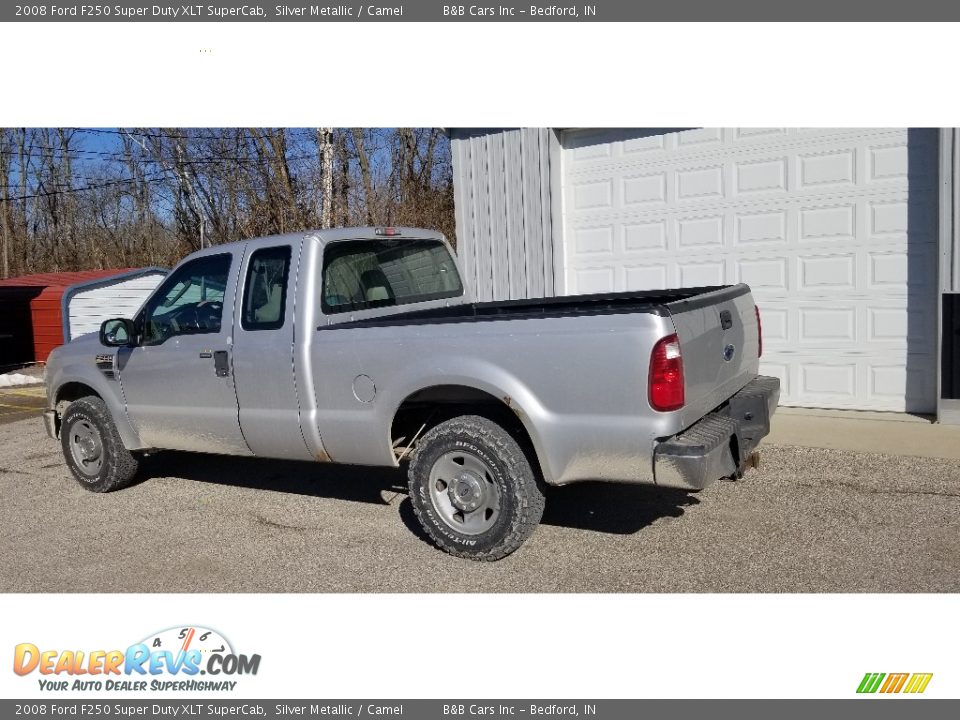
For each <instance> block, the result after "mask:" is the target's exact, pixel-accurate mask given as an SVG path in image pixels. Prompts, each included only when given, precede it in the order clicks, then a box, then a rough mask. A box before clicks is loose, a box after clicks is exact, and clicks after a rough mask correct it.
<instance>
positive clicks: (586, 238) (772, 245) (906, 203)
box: [563, 128, 937, 411]
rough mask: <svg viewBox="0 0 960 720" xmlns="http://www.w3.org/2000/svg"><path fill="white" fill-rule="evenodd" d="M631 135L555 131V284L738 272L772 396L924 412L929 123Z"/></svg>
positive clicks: (689, 281) (697, 280)
mask: <svg viewBox="0 0 960 720" xmlns="http://www.w3.org/2000/svg"><path fill="white" fill-rule="evenodd" d="M634 135H635V136H631V131H599V132H593V133H592V134H591V135H590V137H589V138H588V139H584V138H579V139H578V137H579V136H578V134H577V133H573V134H570V135H568V138H565V143H566V142H567V140H568V139H572V140H573V142H574V144H575V145H577V149H576V151H573V152H569V151H568V152H566V153H565V155H564V173H563V175H564V189H563V198H564V201H563V202H564V244H565V258H566V268H567V270H566V283H567V288H566V291H567V292H570V293H576V292H603V291H610V290H617V291H622V290H630V289H657V288H665V287H674V286H684V285H686V286H696V285H712V284H727V283H735V282H746V283H748V284H749V285H750V286H751V288H752V289H753V292H754V296H755V297H756V299H757V302H758V304H759V305H760V307H761V310H762V313H763V318H764V341H765V355H764V358H763V371H764V372H768V373H770V374H773V375H777V376H778V377H780V378H781V381H782V383H783V391H782V401H783V402H784V403H785V404H791V405H809V406H820V407H845V408H864V409H885V410H905V409H906V410H912V411H924V410H926V411H929V410H930V409H931V408H932V407H933V396H934V391H935V388H933V386H932V380H931V378H932V377H933V368H934V363H933V358H934V351H935V346H934V343H933V339H934V338H935V332H936V328H935V327H933V324H934V322H935V317H936V316H935V313H934V309H935V308H934V304H933V300H934V298H935V294H934V292H933V287H932V279H933V278H935V276H936V217H937V215H936V193H935V190H936V158H937V154H936V142H935V140H936V135H935V133H934V132H930V131H906V130H896V129H894V130H889V129H860V130H857V129H839V130H836V129H835V130H831V129H813V130H802V129H782V128H780V129H770V128H766V129H764V128H747V129H723V130H711V129H696V130H686V131H680V132H674V133H667V134H659V135H657V134H652V135H651V134H643V133H642V132H640V133H634ZM604 139H607V140H609V141H610V142H608V143H607V144H606V148H605V149H603V150H599V149H597V148H596V147H595V146H598V145H603V144H604ZM578 143H579V144H578ZM588 146H589V147H593V149H592V150H590V149H587V148H588Z"/></svg>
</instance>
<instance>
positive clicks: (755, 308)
mask: <svg viewBox="0 0 960 720" xmlns="http://www.w3.org/2000/svg"><path fill="white" fill-rule="evenodd" d="M753 311H754V312H755V313H756V314H757V357H762V356H763V325H761V324H760V308H759V307H758V306H756V305H754V306H753Z"/></svg>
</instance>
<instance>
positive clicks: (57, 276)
mask: <svg viewBox="0 0 960 720" xmlns="http://www.w3.org/2000/svg"><path fill="white" fill-rule="evenodd" d="M121 272H124V271H123V270H81V271H78V272H63V273H40V274H36V275H23V276H21V277H14V278H8V279H6V280H0V290H4V289H9V291H8V292H6V293H3V294H2V295H0V310H3V311H7V310H8V309H9V308H10V306H12V305H13V304H15V303H23V302H29V304H30V313H29V318H30V326H29V327H25V326H23V325H22V324H21V326H20V327H19V328H18V329H16V331H15V332H16V333H17V334H18V335H19V334H24V335H26V334H30V335H31V337H32V343H33V358H32V360H35V361H38V362H43V361H45V360H46V359H47V356H48V355H50V352H51V351H52V350H53V349H54V348H55V347H57V346H58V345H62V344H63V316H62V311H61V301H62V299H63V294H64V292H66V290H67V288H68V287H69V286H70V285H74V284H76V283H78V282H86V281H91V280H97V279H101V278H105V277H107V276H110V275H116V274H117V273H121ZM11 291H23V292H19V293H17V292H11ZM28 291H29V294H25V293H27V292H28ZM23 361H26V359H23Z"/></svg>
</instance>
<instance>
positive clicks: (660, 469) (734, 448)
mask: <svg viewBox="0 0 960 720" xmlns="http://www.w3.org/2000/svg"><path fill="white" fill-rule="evenodd" d="M779 400H780V380H779V379H778V378H775V377H767V376H764V375H759V376H757V377H756V378H754V379H753V380H751V381H750V382H749V383H748V384H747V385H746V386H745V387H744V388H743V389H742V390H740V391H739V392H738V393H736V394H735V395H733V396H732V397H731V398H730V400H729V401H728V402H727V404H726V405H724V406H723V407H721V408H719V409H717V410H715V411H713V412H712V413H710V414H709V415H707V416H705V417H704V418H702V419H701V420H700V421H698V422H696V423H694V424H693V425H691V426H690V427H689V428H687V429H686V430H684V431H683V432H682V433H679V434H677V435H674V436H673V437H670V438H666V439H664V440H662V441H659V442H658V443H657V444H656V447H655V448H654V453H653V472H654V480H655V482H656V484H657V485H660V486H662V487H674V488H682V489H684V490H702V489H703V488H705V487H706V486H707V485H709V484H710V483H712V482H714V481H715V480H719V479H720V478H724V477H730V476H732V475H736V474H737V473H738V472H742V471H743V469H744V468H745V466H746V462H747V459H748V458H749V457H750V454H751V453H752V452H753V451H754V449H756V447H757V445H759V444H760V441H761V440H762V439H763V438H764V437H766V436H767V435H768V434H769V432H770V418H771V417H773V413H774V411H775V410H776V408H777V403H778V402H779Z"/></svg>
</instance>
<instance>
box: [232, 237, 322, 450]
mask: <svg viewBox="0 0 960 720" xmlns="http://www.w3.org/2000/svg"><path fill="white" fill-rule="evenodd" d="M288 237H289V236H288ZM302 242H303V241H302V239H298V240H289V239H288V240H287V241H286V242H281V241H279V240H278V241H277V242H275V243H270V244H263V243H260V244H257V243H250V244H249V245H248V250H247V253H246V255H245V257H244V260H243V265H242V267H243V270H242V272H241V274H240V277H241V285H240V288H239V289H238V290H237V297H238V302H237V317H236V320H235V321H234V329H233V338H234V354H233V371H234V375H235V378H236V386H237V400H238V401H239V403H240V427H241V428H242V429H243V437H244V439H245V440H246V441H247V445H249V446H250V449H251V450H252V451H253V452H254V453H255V454H256V455H258V456H262V457H278V458H285V459H291V460H293V459H299V460H315V459H316V458H315V457H314V456H313V455H312V454H311V453H310V452H309V451H308V450H307V445H306V443H305V442H304V439H303V433H302V432H301V431H300V403H299V400H298V398H297V383H296V378H295V376H294V364H293V347H294V345H293V344H294V333H295V332H296V331H297V330H300V331H301V332H303V331H304V330H302V329H300V328H298V327H297V324H296V322H297V315H296V313H295V310H296V299H295V292H296V279H297V270H298V266H299V262H300V245H301V243H302ZM310 329H312V328H309V326H307V330H306V332H309V330H310Z"/></svg>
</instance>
